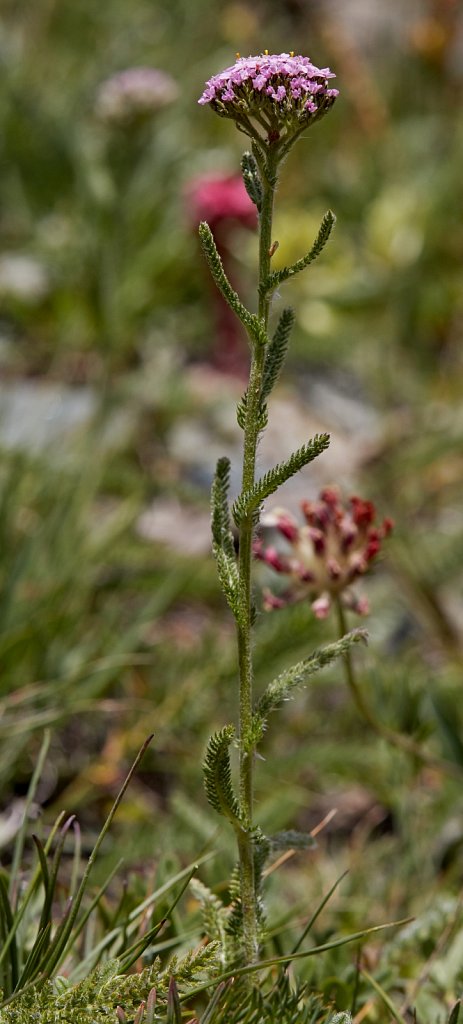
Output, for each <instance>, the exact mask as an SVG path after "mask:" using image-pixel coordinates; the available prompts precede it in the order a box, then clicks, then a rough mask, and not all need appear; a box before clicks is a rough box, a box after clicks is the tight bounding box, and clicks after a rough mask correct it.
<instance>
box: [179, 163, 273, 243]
mask: <svg viewBox="0 0 463 1024" xmlns="http://www.w3.org/2000/svg"><path fill="white" fill-rule="evenodd" d="M186 198H187V202H188V207H189V216H190V219H191V222H192V224H193V225H194V227H195V228H196V227H197V226H198V224H199V223H200V221H202V220H205V221H207V223H208V224H209V227H210V228H211V231H214V230H215V229H216V228H217V227H218V226H219V225H221V224H223V222H224V221H234V222H235V223H238V224H241V225H242V226H243V227H246V228H255V227H257V213H256V208H255V206H254V203H252V202H251V200H250V198H249V196H248V194H247V192H246V189H245V187H244V184H243V180H242V178H241V177H240V176H238V175H208V174H203V175H201V176H199V177H198V178H194V179H193V180H192V181H190V182H189V183H188V185H187V188H186Z"/></svg>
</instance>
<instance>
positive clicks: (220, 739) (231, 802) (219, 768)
mask: <svg viewBox="0 0 463 1024" xmlns="http://www.w3.org/2000/svg"><path fill="white" fill-rule="evenodd" d="M234 736H235V729H234V726H233V725H226V726H224V728H223V729H221V730H220V732H216V733H214V735H213V736H211V738H210V740H209V743H208V746H207V750H206V756H205V758H204V762H203V775H204V788H205V790H206V796H207V799H208V800H209V803H210V805H211V807H213V808H214V810H215V811H218V813H219V814H222V815H223V816H224V817H225V818H228V820H229V821H231V823H232V825H234V827H235V828H239V829H241V828H242V827H243V824H242V822H241V817H240V809H239V804H238V801H237V799H236V797H235V794H234V792H233V786H232V778H231V767H230V755H229V751H228V748H229V746H230V744H231V742H232V740H233V739H234Z"/></svg>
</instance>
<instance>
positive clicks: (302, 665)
mask: <svg viewBox="0 0 463 1024" xmlns="http://www.w3.org/2000/svg"><path fill="white" fill-rule="evenodd" d="M367 639H368V633H367V632H366V630H365V629H353V630H351V632H350V633H346V635H345V636H343V637H342V638H341V640H336V641H335V643H333V644H327V645H326V647H320V648H319V650H317V651H314V652H313V654H311V655H310V657H309V658H304V660H303V661H299V662H297V664H296V665H293V666H292V668H288V669H286V671H285V672H282V673H281V675H279V676H277V677H276V679H274V680H273V681H272V682H271V683H269V685H268V686H267V689H266V690H265V691H264V693H263V694H262V697H261V698H260V700H259V701H258V703H257V707H256V710H255V719H256V727H257V728H258V727H259V726H260V728H261V730H263V729H264V728H265V724H266V721H267V717H268V715H269V714H270V712H271V711H275V710H276V709H277V708H278V707H280V705H281V704H282V702H283V701H285V700H288V699H289V698H290V696H291V693H292V691H293V690H295V689H296V688H297V687H299V686H305V684H306V682H307V680H308V679H309V677H310V676H312V675H314V674H315V672H319V671H320V669H322V668H325V666H326V665H330V664H331V662H332V661H335V660H336V658H340V657H341V656H342V655H343V654H346V653H347V651H349V650H350V648H351V647H352V646H353V644H358V643H361V642H363V643H366V642H367Z"/></svg>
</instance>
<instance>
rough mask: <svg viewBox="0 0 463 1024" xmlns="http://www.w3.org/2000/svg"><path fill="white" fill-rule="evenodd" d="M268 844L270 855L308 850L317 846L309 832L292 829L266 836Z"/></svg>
mask: <svg viewBox="0 0 463 1024" xmlns="http://www.w3.org/2000/svg"><path fill="white" fill-rule="evenodd" d="M268 842H269V845H270V851H271V853H284V852H285V851H286V850H310V849H311V848H313V847H314V846H316V845H317V844H316V842H315V839H314V838H313V836H311V835H310V832H298V831H297V830H296V829H292V828H290V829H287V830H286V831H284V832H275V834H274V835H273V836H268Z"/></svg>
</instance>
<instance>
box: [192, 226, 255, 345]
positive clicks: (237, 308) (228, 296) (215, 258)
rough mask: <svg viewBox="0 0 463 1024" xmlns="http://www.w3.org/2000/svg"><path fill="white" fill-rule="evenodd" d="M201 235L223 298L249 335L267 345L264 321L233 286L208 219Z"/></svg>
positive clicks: (202, 227)
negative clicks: (245, 302) (245, 304)
mask: <svg viewBox="0 0 463 1024" xmlns="http://www.w3.org/2000/svg"><path fill="white" fill-rule="evenodd" d="M199 237H200V240H201V245H202V248H203V252H204V255H205V257H206V260H207V263H208V266H209V270H210V272H211V274H212V277H213V279H214V281H215V283H216V285H217V288H218V289H219V291H220V293H221V294H222V295H223V298H224V299H225V301H226V302H227V303H228V305H229V306H230V309H232V310H233V312H234V313H236V316H237V317H238V319H239V320H241V323H242V324H243V327H245V328H246V331H247V332H248V335H249V337H250V338H251V339H253V341H255V342H256V343H257V344H258V345H266V344H267V341H268V338H267V332H266V330H265V327H264V325H263V323H262V321H261V320H259V317H258V316H256V315H255V314H254V313H250V312H249V310H248V309H246V306H244V305H243V303H242V302H241V300H240V298H239V296H238V294H237V292H235V290H234V288H232V286H231V284H230V281H229V280H228V277H227V275H226V273H225V270H224V268H223V263H222V260H221V258H220V256H219V253H218V251H217V246H216V244H215V241H214V236H213V234H212V231H211V229H210V227H209V224H206V221H204V220H203V221H201V224H200V225H199Z"/></svg>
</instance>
